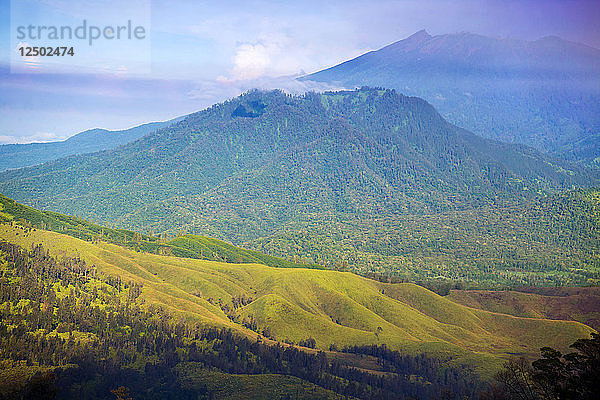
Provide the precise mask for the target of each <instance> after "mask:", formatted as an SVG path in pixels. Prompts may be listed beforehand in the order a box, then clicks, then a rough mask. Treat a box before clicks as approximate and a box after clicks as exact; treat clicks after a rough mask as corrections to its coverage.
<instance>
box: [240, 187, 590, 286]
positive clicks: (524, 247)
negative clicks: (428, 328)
mask: <svg viewBox="0 0 600 400" xmlns="http://www.w3.org/2000/svg"><path fill="white" fill-rule="evenodd" d="M245 246H249V247H251V248H254V249H256V250H259V251H263V252H266V253H269V254H274V255H287V256H288V257H294V256H295V257H298V258H301V259H304V260H305V261H307V262H316V263H318V264H322V265H326V266H328V267H329V268H333V269H346V268H351V269H352V270H354V271H357V272H359V273H362V274H373V273H375V274H380V275H383V277H382V279H385V277H386V276H389V275H392V276H396V277H397V278H399V279H404V280H409V281H412V282H422V283H425V284H427V285H428V286H429V287H432V288H434V289H435V290H436V291H438V292H440V293H442V294H447V293H448V290H449V289H451V288H469V287H479V288H498V287H517V286H522V285H525V286H536V285H537V286H548V285H549V286H569V285H590V284H595V285H597V284H598V283H599V282H600V192H599V191H598V190H576V191H570V192H565V193H562V194H557V195H550V196H542V197H540V198H537V199H535V200H532V201H526V202H522V203H521V204H518V205H513V206H485V207H479V208H476V209H470V210H458V211H451V212H444V213H438V214H429V215H406V216H396V217H382V218H376V219H363V218H358V217H357V218H352V219H348V220H340V219H339V218H335V217H334V216H331V215H314V214H311V215H307V216H305V217H304V218H301V219H299V220H297V221H294V222H290V223H288V224H287V225H286V226H285V227H284V228H283V229H281V230H280V232H278V233H276V234H274V235H271V236H269V237H266V238H262V239H259V240H255V241H253V242H249V243H246V244H245ZM440 290H441V291H440Z"/></svg>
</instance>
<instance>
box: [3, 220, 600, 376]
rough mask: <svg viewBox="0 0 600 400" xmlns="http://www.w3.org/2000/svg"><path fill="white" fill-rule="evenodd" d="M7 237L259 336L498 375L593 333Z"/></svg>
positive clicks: (319, 284)
mask: <svg viewBox="0 0 600 400" xmlns="http://www.w3.org/2000/svg"><path fill="white" fill-rule="evenodd" d="M0 238H1V239H3V240H5V241H8V242H9V243H14V244H17V245H19V246H21V247H23V248H30V247H31V246H32V245H34V244H42V245H43V246H44V247H45V248H47V249H48V250H49V251H50V254H52V255H54V256H57V257H65V256H67V257H76V258H79V259H82V260H84V261H85V262H86V263H87V264H88V265H92V264H93V265H95V267H96V268H97V269H98V271H99V272H100V273H102V274H107V275H112V276H118V277H120V279H121V280H122V281H123V282H128V281H129V282H134V283H136V284H139V285H143V289H142V297H143V298H144V300H145V301H146V302H147V303H148V304H154V305H160V306H162V307H164V308H165V309H167V310H171V311H172V312H175V313H176V314H178V315H181V316H183V317H184V318H186V319H187V320H189V321H196V322H201V323H202V324H205V325H210V326H217V327H228V328H231V329H234V330H235V331H238V332H240V333H242V334H244V335H248V336H250V337H257V335H258V333H257V331H258V332H261V333H262V334H263V335H268V336H269V337H271V338H273V339H275V340H279V341H289V342H294V343H298V342H299V341H300V340H303V339H307V338H309V337H312V338H314V339H315V341H316V346H317V348H321V349H328V348H329V347H330V345H335V346H337V347H343V346H349V345H361V344H380V345H381V344H386V345H387V346H389V347H390V348H392V349H398V350H402V351H403V352H407V353H412V354H416V353H421V352H424V353H427V354H429V355H434V356H436V357H443V358H452V359H453V361H452V362H453V363H457V364H462V363H467V364H473V365H475V366H476V367H477V369H478V371H479V372H480V373H483V374H486V373H487V374H489V373H490V372H491V371H492V370H494V369H495V368H497V366H498V365H499V363H500V362H501V359H502V358H503V357H507V356H508V355H512V354H523V355H526V356H531V355H533V354H536V353H537V350H538V348H539V347H541V346H544V345H550V346H553V347H556V348H559V349H565V348H566V347H567V346H568V345H569V344H570V343H572V342H573V341H574V340H575V339H577V338H580V337H586V336H587V335H589V333H590V332H592V329H591V328H589V327H587V326H585V325H583V324H580V323H577V322H569V321H551V320H544V319H535V318H521V317H514V316H509V315H503V314H497V313H493V312H488V311H483V310H477V309H472V308H469V307H465V306H463V305H459V304H457V303H454V302H452V301H450V300H449V299H446V298H443V297H441V296H438V295H436V294H435V293H433V292H430V291H428V290H426V289H424V288H422V287H419V286H416V285H413V284H385V283H380V282H376V281H372V280H369V279H366V278H363V277H360V276H357V275H354V274H352V273H341V272H337V271H326V270H315V269H303V268H274V267H267V266H264V265H260V264H230V263H222V262H215V261H206V260H196V259H189V258H178V257H173V256H162V255H156V254H149V253H139V252H136V251H133V250H130V249H126V248H124V247H121V246H117V245H114V244H110V243H106V242H95V243H91V242H87V241H83V240H81V239H77V238H74V237H71V236H67V235H63V234H60V233H56V232H50V231H44V230H41V229H30V228H24V227H21V226H18V225H12V226H11V224H7V223H4V224H0Z"/></svg>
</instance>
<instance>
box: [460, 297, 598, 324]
mask: <svg viewBox="0 0 600 400" xmlns="http://www.w3.org/2000/svg"><path fill="white" fill-rule="evenodd" d="M523 290H528V289H523ZM529 290H532V291H540V292H542V293H535V292H534V293H525V292H521V291H513V290H507V291H488V290H453V291H452V292H451V293H450V295H448V298H449V299H451V300H452V301H454V302H457V303H460V304H464V305H466V306H469V307H474V308H479V309H483V310H488V311H493V312H497V313H502V314H510V315H515V316H518V317H530V318H547V319H559V320H570V321H579V322H581V323H583V324H586V325H588V326H591V327H592V328H594V329H598V328H600V287H580V288H564V289H556V288H530V289H529ZM554 292H559V293H554Z"/></svg>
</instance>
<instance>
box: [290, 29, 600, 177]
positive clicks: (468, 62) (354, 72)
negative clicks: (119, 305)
mask: <svg viewBox="0 0 600 400" xmlns="http://www.w3.org/2000/svg"><path fill="white" fill-rule="evenodd" d="M300 79H301V80H313V81H318V82H327V83H332V84H337V85H341V86H345V87H356V86H363V85H367V86H381V87H388V88H395V89H398V90H399V91H401V92H403V93H405V94H408V95H414V96H419V97H423V98H424V99H426V100H427V101H429V102H431V103H432V104H433V105H434V106H435V107H436V108H437V109H438V110H440V112H441V113H442V115H443V116H444V117H445V118H447V119H448V120H449V121H450V122H452V123H455V124H457V125H459V126H462V127H464V128H467V129H469V130H472V131H473V132H475V133H478V134H481V135H483V136H485V137H488V138H493V139H499V140H502V141H506V142H515V143H522V144H526V145H530V146H534V147H536V148H538V149H540V150H544V151H548V152H551V153H554V154H556V155H560V156H564V157H565V158H567V159H570V160H573V161H580V162H584V163H588V164H591V165H596V166H597V165H598V162H599V161H600V158H599V157H600V141H599V140H598V137H599V136H598V133H599V132H600V50H598V49H595V48H592V47H589V46H585V45H582V44H578V43H573V42H569V41H565V40H562V39H560V38H558V37H554V36H550V37H545V38H542V39H539V40H535V41H525V40H516V39H497V38H490V37H485V36H481V35H475V34H471V33H459V34H450V35H437V36H431V35H429V34H428V33H427V32H426V31H424V30H423V31H420V32H417V33H415V34H414V35H412V36H410V37H408V38H407V39H404V40H401V41H398V42H395V43H392V44H390V45H388V46H385V47H383V48H381V49H379V50H376V51H371V52H368V53H366V54H363V55H361V56H359V57H357V58H354V59H352V60H349V61H346V62H343V63H341V64H339V65H336V66H333V67H331V68H327V69H325V70H322V71H319V72H316V73H313V74H310V75H307V76H304V77H302V78H300ZM580 141H584V142H585V143H586V145H587V146H588V147H589V146H590V144H589V143H590V142H591V143H592V148H593V151H591V152H590V151H585V152H578V151H577V146H576V143H577V142H580Z"/></svg>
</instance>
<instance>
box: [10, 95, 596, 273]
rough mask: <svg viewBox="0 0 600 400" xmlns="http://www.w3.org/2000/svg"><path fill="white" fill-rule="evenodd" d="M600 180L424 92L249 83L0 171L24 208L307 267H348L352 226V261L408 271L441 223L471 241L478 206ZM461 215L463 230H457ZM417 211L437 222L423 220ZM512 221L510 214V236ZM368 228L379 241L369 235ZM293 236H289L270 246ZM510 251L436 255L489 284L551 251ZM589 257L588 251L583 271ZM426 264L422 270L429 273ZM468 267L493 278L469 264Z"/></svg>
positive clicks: (528, 268) (493, 211)
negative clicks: (33, 163)
mask: <svg viewBox="0 0 600 400" xmlns="http://www.w3.org/2000/svg"><path fill="white" fill-rule="evenodd" d="M596 175H597V174H596V173H595V172H590V171H589V170H586V169H585V168H582V167H577V166H572V165H570V164H568V163H565V162H559V161H556V160H554V159H552V158H549V157H547V156H545V155H543V154H541V153H539V152H537V151H535V150H532V149H531V148H526V147H522V146H517V145H508V144H503V143H499V142H495V141H491V140H486V139H482V138H480V137H478V136H476V135H473V134H471V133H469V132H467V131H465V130H463V129H460V128H457V127H456V126H453V125H451V124H449V123H447V122H446V121H445V120H444V119H443V118H442V117H441V116H440V115H439V114H438V113H437V112H436V111H435V110H434V109H433V107H431V106H430V105H429V104H428V103H426V102H424V101H423V100H420V99H417V98H412V97H405V96H402V95H399V94H397V93H396V92H394V91H390V90H376V89H367V88H365V89H361V90H358V91H351V92H335V93H325V94H306V95H304V96H300V97H295V96H289V95H285V94H283V93H281V92H278V91H274V92H258V91H256V92H251V93H247V94H245V95H243V96H241V97H238V98H235V99H233V100H231V101H228V102H226V103H223V104H218V105H215V106H213V107H211V108H209V109H207V110H205V111H202V112H199V113H196V114H192V115H190V116H188V117H187V118H185V119H184V120H182V121H180V122H179V123H177V124H175V125H173V126H171V127H168V128H165V129H162V130H159V131H157V132H155V133H153V134H150V135H147V136H145V137H143V138H142V139H140V140H138V141H136V142H134V143H131V144H128V145H125V146H122V147H120V148H118V149H114V150H111V151H107V152H102V153H95V154H91V155H85V156H74V157H69V158H65V159H61V160H58V161H53V162H50V163H46V164H43V165H41V166H37V167H32V168H25V169H21V170H16V171H6V172H3V173H0V189H1V190H2V191H3V192H4V193H5V194H7V195H10V196H11V197H13V198H15V199H17V200H20V201H24V202H26V203H27V204H30V205H33V206H36V207H39V208H44V209H53V210H56V211H60V212H63V213H69V214H75V215H80V216H82V217H83V218H87V219H92V220H95V221H101V223H106V222H108V223H110V224H118V225H121V226H128V227H131V228H132V229H137V230H140V231H143V232H150V231H152V232H160V233H165V232H167V233H170V234H173V233H179V232H181V231H183V232H186V233H190V234H201V235H207V236H211V237H217V238H220V239H224V240H228V241H230V242H232V243H234V244H241V243H244V242H249V243H250V245H251V246H253V247H254V248H255V249H270V250H269V251H268V252H267V253H270V254H275V253H276V254H278V255H280V256H285V257H288V256H289V257H293V256H298V257H302V258H304V259H305V260H308V262H309V263H313V262H314V263H317V264H332V265H335V264H337V263H339V264H340V265H344V263H348V264H351V265H354V264H355V260H352V259H350V258H351V257H354V256H349V255H348V254H347V252H346V251H345V250H344V251H343V252H342V253H340V250H339V246H340V243H342V242H344V241H345V240H346V239H347V237H346V236H347V235H349V236H351V237H352V236H354V237H353V238H351V239H350V240H353V241H359V242H361V243H360V246H358V245H353V246H351V249H350V250H351V251H352V252H355V253H356V254H357V256H356V257H354V258H356V268H357V270H359V271H363V272H366V271H369V270H371V271H375V272H386V271H382V269H385V268H388V266H385V267H384V265H386V264H389V263H388V261H390V260H389V259H385V257H389V256H397V255H400V256H404V255H406V253H408V256H409V257H408V258H409V260H408V262H401V260H400V262H397V261H399V260H394V264H395V265H399V266H400V273H399V274H398V275H399V276H411V277H412V275H414V274H412V273H411V272H410V271H420V270H421V269H422V266H423V264H425V263H430V261H436V260H435V259H427V257H430V254H429V253H431V252H432V250H431V249H424V250H423V254H420V251H421V250H419V248H420V247H423V246H427V245H428V243H431V242H433V243H438V244H439V241H437V240H433V241H432V239H431V238H434V237H436V235H438V236H439V235H440V234H442V235H443V233H442V232H440V231H443V230H444V229H446V228H445V226H446V225H448V226H451V225H452V224H454V225H457V226H456V228H457V229H458V230H459V231H458V233H457V235H458V238H457V240H462V238H464V237H468V238H471V237H472V232H473V231H474V229H475V228H476V227H478V226H479V222H478V220H479V216H480V215H481V218H483V220H484V221H486V220H487V221H488V223H489V224H492V223H493V222H494V220H497V219H503V218H505V217H504V215H505V214H506V213H509V214H510V212H511V211H510V210H514V209H515V208H514V207H515V205H514V204H518V205H519V206H516V207H517V209H518V207H521V206H520V205H522V204H525V206H523V207H528V206H527V204H529V203H527V202H528V201H533V200H534V199H535V198H537V197H538V196H542V197H543V196H545V195H546V194H547V193H553V192H556V191H561V190H565V189H572V188H574V187H579V186H586V185H591V184H594V183H596V182H597V178H598V177H597V176H596ZM511 207H513V208H511ZM463 218H464V219H466V220H467V222H466V226H465V227H462V226H459V225H458V224H457V221H461V220H462V219H463ZM509 219H510V218H509ZM453 220H454V221H455V222H452V221H453ZM422 221H425V222H426V223H428V224H430V225H434V226H432V227H431V228H423V227H422V223H421V222H422ZM446 221H447V222H446ZM344 225H346V226H350V227H349V228H348V229H346V228H343V229H342V232H343V234H342V235H341V236H340V235H338V233H337V232H336V230H338V229H339V227H340V226H342V227H343V226H344ZM361 225H363V226H361ZM435 225H438V226H435ZM322 228H325V230H332V232H331V234H327V235H329V236H331V237H324V236H319V235H320V233H319V232H317V230H319V231H322V230H323V229H322ZM512 228H513V226H512V225H511V221H506V223H505V224H504V228H503V229H504V234H505V237H506V238H510V237H511V236H510V233H508V232H510V230H511V229H512ZM514 228H515V229H520V228H519V227H518V226H514ZM403 229H406V230H407V233H408V234H409V235H412V232H414V231H415V229H417V230H421V229H425V231H424V232H423V235H419V236H415V237H413V238H411V239H410V240H407V241H403V243H402V244H398V243H396V242H395V238H396V237H397V236H399V235H398V233H399V232H396V231H397V230H400V231H401V230H403ZM304 230H307V231H310V232H309V234H308V235H309V237H308V239H307V240H308V241H309V243H308V245H307V244H305V243H299V244H298V245H296V244H295V243H294V242H295V241H296V237H295V236H294V235H297V234H302V232H303V231H304ZM376 230H383V231H384V232H383V233H384V235H382V236H381V238H380V237H377V238H375V239H374V240H372V239H367V236H368V232H369V231H371V232H373V231H376ZM461 230H462V232H461ZM288 232H291V233H290V234H291V235H292V236H291V237H287V236H286V237H284V238H283V239H282V241H281V243H279V242H278V243H275V242H276V241H279V238H280V237H282V236H285V235H287V234H288ZM298 232H300V233H298ZM357 232H360V235H355V234H356V233H357ZM365 232H367V233H365ZM363 233H365V235H366V236H362V235H363ZM432 233H433V235H430V234H432ZM478 234H479V235H480V236H481V238H482V239H484V240H486V242H487V243H489V242H490V241H489V240H487V239H486V238H485V236H486V233H485V232H480V233H478ZM533 234H534V236H535V235H537V233H535V232H533ZM427 235H429V236H427ZM527 235H529V232H522V234H519V235H517V236H518V237H519V238H521V239H523V238H524V239H523V240H521V241H518V243H516V245H517V246H521V245H522V244H523V243H524V242H525V244H528V243H529V241H528V240H529V239H528V236H527ZM424 236H427V237H424ZM538 236H539V235H538ZM265 237H270V238H268V239H266V240H264V241H263V240H261V241H257V242H252V241H255V240H257V239H260V238H265ZM334 237H335V239H334ZM383 237H386V238H385V239H383ZM400 237H401V235H400ZM273 238H275V239H273ZM303 240H304V239H303ZM451 240H454V239H453V238H451ZM506 240H508V239H506ZM506 240H505V241H506ZM519 240H520V239H519ZM540 240H542V241H544V240H546V239H545V238H542V239H540ZM369 241H373V242H374V243H369ZM180 242H181V241H180ZM320 242H325V244H326V246H321V245H320V244H319V243H320ZM362 242H365V244H364V245H363V244H362ZM455 243H457V242H455ZM445 245H446V244H442V247H443V246H445ZM533 245H535V243H533V244H532V246H533ZM319 246H320V247H319ZM414 246H416V247H417V249H416V250H414V251H413V250H412V249H411V247H414ZM477 246H478V245H476V244H475V243H471V247H472V249H474V250H477V251H479V247H477ZM511 246H512V245H511ZM511 246H504V247H503V248H502V249H501V250H500V251H501V252H504V253H503V255H502V258H503V260H500V261H499V260H498V257H497V255H496V254H491V255H490V251H488V250H487V249H486V251H484V253H483V256H479V255H478V257H477V258H476V259H475V261H471V260H472V259H473V257H471V255H470V254H469V255H461V254H459V253H460V252H461V251H460V250H458V247H456V246H454V250H452V251H451V252H450V253H451V254H444V255H443V256H440V257H441V259H440V261H439V263H440V264H442V263H443V264H445V265H446V267H445V268H447V269H450V268H454V267H455V266H456V265H463V264H466V263H470V265H464V267H461V268H460V270H461V272H460V273H459V275H461V276H460V277H461V278H465V279H468V280H484V281H485V280H488V279H492V280H494V279H496V278H495V277H494V276H493V275H494V274H496V272H493V270H494V268H496V267H503V266H504V264H506V263H509V264H510V263H512V264H515V265H512V264H511V265H508V267H509V269H511V268H513V267H515V268H518V269H521V270H523V271H524V272H525V273H527V272H534V271H538V270H540V269H544V268H546V264H545V263H554V262H555V261H556V260H557V258H556V257H554V258H553V257H549V258H547V259H544V260H542V261H541V262H538V261H539V260H536V262H535V263H532V262H530V259H528V258H527V257H528V256H522V252H523V251H524V250H522V248H518V249H517V250H516V253H515V251H513V247H514V246H512V247H511ZM353 249H354V250H353ZM188 250H189V249H188ZM315 250H316V251H315ZM505 250H506V251H505ZM546 250H547V249H546ZM435 251H437V250H435ZM468 251H470V250H469V249H468ZM411 252H412V254H411ZM203 253H204V250H202V254H203ZM361 253H368V256H365V257H363V256H362V255H361ZM371 253H377V255H376V256H375V257H371ZM178 254H179V255H184V254H183V253H178ZM435 257H437V258H440V257H438V256H437V255H435V254H434V258H435ZM557 257H559V256H557ZM582 257H583V256H582ZM585 257H587V256H585ZM377 258H382V259H380V260H377ZM419 258H422V260H421V259H419ZM504 259H507V260H508V261H504ZM448 260H450V261H448ZM559 261H560V259H559ZM574 262H575V263H578V262H579V261H577V260H576V261H574ZM589 262H590V261H589V259H588V258H586V259H585V260H583V261H582V262H581V264H583V265H582V269H587V268H588V267H589V265H588V264H589ZM503 263H504V264H503ZM371 264H373V265H375V267H373V268H371V267H370V265H371ZM435 264H436V263H435V262H433V263H430V265H431V268H429V271H428V272H426V273H423V274H422V276H421V277H422V278H427V279H430V278H431V276H430V275H431V274H432V272H431V271H434V270H436V269H437V267H436V266H435ZM472 264H475V265H477V268H479V270H484V271H487V270H490V271H492V272H491V275H490V276H486V274H487V273H481V272H480V271H478V270H477V269H476V270H475V272H474V273H472V274H470V273H469V274H467V273H466V272H465V271H466V270H467V269H468V268H470V267H471V265H472ZM411 265H415V267H411ZM389 267H391V265H389ZM570 267H572V265H567V266H566V267H565V268H570ZM532 268H533V269H532ZM553 268H554V269H556V268H557V267H556V266H554V264H553ZM561 268H562V266H561ZM443 270H444V268H442V271H443ZM387 272H389V271H387ZM411 274H412V275H411ZM437 275H440V274H438V273H435V276H437ZM441 275H442V276H448V275H449V273H448V272H447V271H446V272H444V271H443V272H442V273H441ZM464 275H468V276H464ZM496 275H497V274H496ZM541 276H542V277H543V274H542V275H541ZM449 277H452V276H449ZM590 278H592V279H595V276H590ZM507 279H512V278H511V277H508V278H507ZM528 279H529V278H528ZM541 279H544V278H541ZM551 279H555V278H553V277H552V278H551ZM577 279H578V280H577V282H575V283H581V282H582V279H579V278H577ZM586 279H587V278H586ZM586 279H583V281H585V280H586ZM501 283H504V282H503V281H502V282H501ZM571 283H572V282H571Z"/></svg>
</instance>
